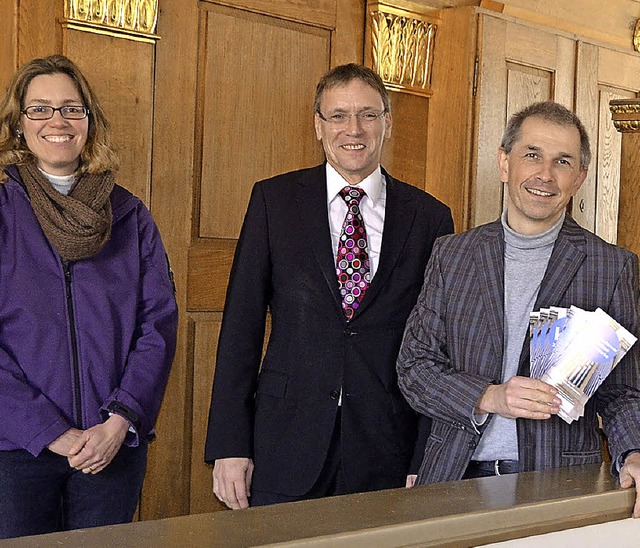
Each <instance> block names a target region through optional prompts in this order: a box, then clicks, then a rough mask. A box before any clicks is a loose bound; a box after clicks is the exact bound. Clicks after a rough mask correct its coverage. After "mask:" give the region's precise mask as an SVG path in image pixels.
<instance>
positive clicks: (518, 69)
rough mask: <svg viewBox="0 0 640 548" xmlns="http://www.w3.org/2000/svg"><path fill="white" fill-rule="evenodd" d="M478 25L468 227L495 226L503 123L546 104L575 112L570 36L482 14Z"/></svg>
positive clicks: (500, 193)
mask: <svg viewBox="0 0 640 548" xmlns="http://www.w3.org/2000/svg"><path fill="white" fill-rule="evenodd" d="M478 24H479V29H478V36H479V39H478V70H479V74H478V77H479V81H478V90H477V97H476V103H475V105H476V132H475V139H476V146H475V147H474V150H475V154H476V157H475V159H474V160H473V165H474V169H472V181H471V197H470V202H471V203H470V226H477V225H479V224H483V223H486V222H489V221H493V220H495V219H496V218H498V217H499V215H500V213H501V211H502V208H503V204H504V202H505V198H506V196H505V192H506V188H504V185H502V184H501V183H500V179H499V176H498V169H497V165H496V154H497V149H498V147H499V146H500V140H501V138H502V132H503V130H504V127H505V124H506V121H507V119H508V118H509V116H511V114H513V113H515V112H517V111H519V110H521V109H522V108H524V107H525V106H527V105H528V104H530V103H533V102H536V101H545V100H547V99H553V100H554V101H557V102H559V103H562V104H564V105H565V106H567V107H568V108H570V109H573V89H574V67H575V40H573V39H571V38H569V37H566V36H563V35H559V34H555V33H552V32H549V31H545V30H543V29H542V28H539V27H535V26H529V25H525V24H521V23H517V22H515V21H513V20H511V19H507V18H499V17H495V16H492V15H488V14H481V15H480V17H479V22H478Z"/></svg>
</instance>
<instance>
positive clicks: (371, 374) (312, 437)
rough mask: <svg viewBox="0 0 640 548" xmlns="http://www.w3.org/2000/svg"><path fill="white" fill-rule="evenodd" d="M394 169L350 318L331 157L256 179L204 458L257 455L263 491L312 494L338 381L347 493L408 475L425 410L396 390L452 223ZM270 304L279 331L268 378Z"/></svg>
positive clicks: (256, 480) (272, 341)
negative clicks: (334, 220) (415, 319)
mask: <svg viewBox="0 0 640 548" xmlns="http://www.w3.org/2000/svg"><path fill="white" fill-rule="evenodd" d="M385 177H386V181H387V201H386V212H385V224H384V231H383V239H382V249H381V255H380V261H379V265H378V269H377V271H376V274H375V277H374V278H373V280H372V282H371V285H370V287H369V289H368V291H367V293H366V295H365V297H364V299H363V301H362V303H361V305H360V308H358V310H357V312H356V315H355V316H354V318H353V319H352V320H351V321H350V322H349V323H347V322H346V321H345V318H344V314H343V312H342V308H341V301H340V296H339V292H338V281H337V277H336V271H335V263H334V258H333V257H334V256H333V250H332V244H331V237H330V233H329V221H328V213H327V193H326V171H325V166H324V165H320V166H317V167H314V168H311V169H305V170H301V171H296V172H292V173H288V174H285V175H280V176H278V177H274V178H273V179H270V180H267V181H262V182H259V183H257V184H256V185H255V187H254V189H253V193H252V195H251V200H250V203H249V207H248V210H247V214H246V217H245V221H244V225H243V228H242V232H241V235H240V239H239V241H238V246H237V249H236V254H235V258H234V264H233V268H232V271H231V277H230V281H229V286H228V292H227V300H226V304H225V312H224V317H223V322H222V330H221V333H220V339H219V344H218V355H217V362H216V371H215V379H214V385H213V395H212V400H211V409H210V414H209V426H208V435H207V442H206V450H205V460H206V461H207V462H213V460H215V459H218V458H224V457H251V458H253V460H254V464H255V470H254V476H253V487H254V488H255V489H256V490H259V491H264V492H271V493H280V494H284V495H290V496H298V495H303V494H305V493H306V492H308V491H309V489H310V488H311V487H312V485H313V483H314V482H315V480H316V479H317V477H318V475H319V472H320V470H321V468H322V465H323V463H324V461H325V458H326V455H327V450H328V447H329V442H330V438H331V434H332V432H333V429H334V424H335V418H336V413H337V410H338V394H339V392H340V387H342V388H343V395H342V413H341V420H342V440H341V442H342V462H343V466H344V471H345V475H346V480H347V487H348V489H349V491H352V492H357V491H364V490H372V489H383V488H388V487H397V486H401V485H404V481H405V478H406V474H407V470H408V467H409V463H410V460H411V458H412V456H413V450H414V443H415V438H416V414H415V412H414V411H413V410H412V409H411V408H410V407H409V405H408V404H407V403H406V401H405V400H404V398H403V397H402V395H401V394H400V390H399V388H398V386H397V377H396V371H395V360H396V357H397V353H398V349H399V347H400V342H401V340H402V333H403V330H404V326H405V322H406V320H407V317H408V315H409V313H410V312H411V309H412V308H413V305H414V304H415V302H416V298H417V296H418V294H419V292H420V287H421V285H422V280H423V275H424V269H425V266H426V263H427V260H428V258H429V255H430V253H431V248H432V246H433V242H434V240H435V239H436V237H437V236H440V235H442V234H447V233H450V232H452V230H453V221H452V218H451V213H450V211H449V208H448V207H446V206H445V205H444V204H442V203H440V202H439V201H437V200H436V199H435V198H433V197H432V196H430V195H428V194H426V193H424V192H422V191H420V190H418V189H416V188H414V187H411V186H409V185H407V184H405V183H402V182H400V181H397V180H395V179H393V178H392V177H390V176H389V175H387V174H386V173H385ZM365 223H366V219H365ZM267 309H269V310H270V312H271V336H270V338H269V343H268V347H267V351H266V355H265V358H264V361H263V362H262V368H261V370H260V374H259V375H258V371H259V368H260V362H261V353H262V349H263V336H264V332H265V316H266V312H267ZM416 471H417V467H416Z"/></svg>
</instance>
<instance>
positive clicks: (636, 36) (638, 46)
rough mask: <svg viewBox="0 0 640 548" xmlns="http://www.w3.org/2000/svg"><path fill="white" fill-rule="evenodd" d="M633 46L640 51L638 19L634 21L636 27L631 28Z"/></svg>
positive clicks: (639, 20) (639, 24) (639, 23)
mask: <svg viewBox="0 0 640 548" xmlns="http://www.w3.org/2000/svg"><path fill="white" fill-rule="evenodd" d="M633 47H634V48H635V49H636V51H638V52H640V19H638V20H637V21H636V28H635V29H633Z"/></svg>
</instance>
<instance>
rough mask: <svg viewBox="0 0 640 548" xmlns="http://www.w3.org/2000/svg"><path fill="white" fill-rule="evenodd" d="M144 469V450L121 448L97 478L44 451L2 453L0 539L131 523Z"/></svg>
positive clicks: (0, 453) (0, 457)
mask: <svg viewBox="0 0 640 548" xmlns="http://www.w3.org/2000/svg"><path fill="white" fill-rule="evenodd" d="M146 466H147V446H146V445H142V446H140V447H125V446H123V447H121V448H120V451H119V452H118V453H117V454H116V456H115V457H114V459H113V460H112V461H111V463H110V464H109V466H107V467H106V468H105V469H104V470H102V471H101V472H99V473H98V474H95V475H93V474H83V473H82V472H81V471H79V470H75V469H74V468H71V467H70V466H69V462H68V461H67V459H66V458H65V457H62V456H60V455H56V454H55V453H52V452H51V451H49V450H48V449H45V450H44V451H43V452H42V453H41V454H40V455H39V456H37V457H34V456H33V455H32V454H31V453H29V452H27V451H24V450H17V451H0V539H3V538H12V537H19V536H24V535H38V534H41V533H52V532H55V531H67V530H70V529H80V528H86V527H98V526H101V525H112V524H115V523H127V522H130V521H131V519H132V518H133V514H134V513H135V510H136V505H137V504H138V499H139V496H140V490H141V488H142V480H143V479H144V474H145V471H146Z"/></svg>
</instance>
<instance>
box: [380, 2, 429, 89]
mask: <svg viewBox="0 0 640 548" xmlns="http://www.w3.org/2000/svg"><path fill="white" fill-rule="evenodd" d="M370 22H371V54H372V55H371V56H372V64H373V69H374V70H375V71H376V72H377V73H378V74H379V75H380V77H381V78H382V79H383V80H384V82H385V84H387V85H388V87H390V88H392V89H398V90H402V91H407V92H411V93H417V94H420V95H429V94H430V93H431V68H432V66H433V47H434V44H435V37H436V30H437V24H436V23H435V22H434V21H433V20H429V19H428V18H426V17H424V16H421V15H419V14H415V13H411V12H406V11H402V10H398V9H389V8H388V7H387V6H384V5H381V4H378V5H374V9H373V10H372V11H371V12H370Z"/></svg>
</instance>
